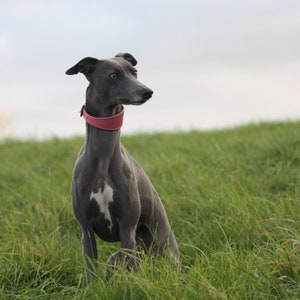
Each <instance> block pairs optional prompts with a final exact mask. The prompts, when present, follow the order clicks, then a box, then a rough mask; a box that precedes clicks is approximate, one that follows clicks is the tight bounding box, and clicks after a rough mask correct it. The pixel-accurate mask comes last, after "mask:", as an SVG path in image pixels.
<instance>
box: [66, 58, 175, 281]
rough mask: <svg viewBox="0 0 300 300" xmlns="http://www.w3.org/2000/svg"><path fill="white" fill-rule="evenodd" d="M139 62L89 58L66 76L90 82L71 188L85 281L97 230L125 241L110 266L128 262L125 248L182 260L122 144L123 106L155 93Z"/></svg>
mask: <svg viewBox="0 0 300 300" xmlns="http://www.w3.org/2000/svg"><path fill="white" fill-rule="evenodd" d="M136 64H137V61H136V59H135V58H134V57H133V56H132V55H131V54H128V53H120V54H117V55H116V56H115V57H114V58H111V59H103V60H98V59H96V58H92V57H87V58H84V59H82V60H81V61H79V62H78V63H77V64H76V65H75V66H73V67H72V68H70V69H69V70H67V71H66V74H68V75H73V74H77V73H79V72H80V73H83V74H84V75H85V76H86V78H87V80H88V81H89V86H88V88H87V91H86V103H85V106H84V107H83V109H82V114H83V116H84V117H85V119H86V123H87V124H86V139H85V143H84V145H83V147H82V149H81V151H80V153H79V155H78V158H77V161H76V164H75V167H74V171H73V180H72V188H71V195H72V202H73V211H74V215H75V217H76V219H77V221H78V222H79V224H80V226H81V229H82V247H83V256H84V261H85V270H86V280H87V283H89V282H90V279H91V274H93V272H94V267H95V265H96V261H97V247H96V241H95V237H94V233H96V234H97V235H98V236H99V237H100V238H101V239H103V240H104V241H108V242H116V241H120V242H121V248H122V249H123V251H117V252H116V253H114V254H113V255H111V256H110V258H109V259H108V263H109V264H112V265H115V264H116V262H117V261H119V260H121V261H126V262H128V261H129V256H130V255H126V254H124V253H126V249H127V250H129V249H130V250H135V249H141V248H142V249H144V250H148V249H149V248H151V249H155V250H154V251H155V253H157V252H158V253H165V252H166V251H167V250H168V251H167V252H168V253H169V254H170V255H171V257H173V258H174V259H175V261H176V262H178V260H179V251H178V246H177V243H176V240H175V237H174V234H173V232H172V230H171V227H170V224H169V221H168V218H167V214H166V212H165V209H164V207H163V204H162V202H161V200H160V198H159V196H158V194H157V192H156V190H155V188H154V187H153V185H152V183H151V181H150V179H149V178H148V176H147V175H146V173H145V172H144V170H143V169H142V167H141V166H140V165H139V164H138V163H137V162H136V161H135V160H134V159H133V158H132V157H131V156H130V155H129V153H128V152H127V151H126V149H125V148H124V147H123V146H122V144H121V143H120V130H119V128H120V126H121V124H122V120H120V118H121V119H122V116H123V112H124V108H123V104H133V105H139V104H142V103H144V102H146V101H147V100H149V99H150V98H151V96H152V94H153V92H152V91H151V90H150V89H149V88H148V87H146V86H145V85H143V84H142V83H140V82H139V81H138V80H137V71H136V69H135V68H134V66H135V65H136ZM114 118H115V120H114ZM97 122H98V123H97ZM102 125H103V126H102ZM124 250H125V252H124Z"/></svg>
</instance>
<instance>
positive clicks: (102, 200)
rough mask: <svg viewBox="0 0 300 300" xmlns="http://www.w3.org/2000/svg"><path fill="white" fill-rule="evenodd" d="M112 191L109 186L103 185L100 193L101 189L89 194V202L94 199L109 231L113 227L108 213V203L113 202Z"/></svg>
mask: <svg viewBox="0 0 300 300" xmlns="http://www.w3.org/2000/svg"><path fill="white" fill-rule="evenodd" d="M113 193H114V191H113V189H112V188H111V187H110V186H109V185H106V184H105V185H104V188H103V191H101V187H100V188H99V190H98V192H96V193H94V192H91V195H90V200H92V199H95V200H96V202H97V203H98V206H99V208H100V212H102V213H103V214H104V218H105V220H106V221H108V222H109V225H108V228H109V230H110V231H111V230H112V227H113V223H112V219H111V215H110V211H109V203H112V202H113V201H114V199H113Z"/></svg>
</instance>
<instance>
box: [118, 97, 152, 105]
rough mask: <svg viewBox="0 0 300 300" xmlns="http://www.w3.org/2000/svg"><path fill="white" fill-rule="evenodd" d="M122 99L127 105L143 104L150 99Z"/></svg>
mask: <svg viewBox="0 0 300 300" xmlns="http://www.w3.org/2000/svg"><path fill="white" fill-rule="evenodd" d="M120 100H121V103H122V104H125V105H127V104H131V105H141V104H144V103H145V102H146V101H147V100H148V99H147V100H146V99H141V100H139V101H132V100H129V99H125V98H123V99H120Z"/></svg>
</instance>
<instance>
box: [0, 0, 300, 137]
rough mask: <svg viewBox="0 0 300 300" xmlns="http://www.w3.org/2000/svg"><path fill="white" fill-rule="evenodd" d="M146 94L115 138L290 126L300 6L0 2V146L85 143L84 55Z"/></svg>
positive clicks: (274, 2)
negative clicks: (118, 68) (115, 65)
mask: <svg viewBox="0 0 300 300" xmlns="http://www.w3.org/2000/svg"><path fill="white" fill-rule="evenodd" d="M119 52H128V53H131V54H132V55H133V56H134V57H135V58H136V59H137V61H138V65H137V69H138V72H139V73H138V76H139V80H140V81H141V82H142V83H144V84H145V85H147V86H148V87H149V88H151V89H152V90H153V91H154V94H153V97H152V98H151V99H150V100H149V101H148V102H147V103H145V104H144V105H142V106H138V107H135V106H127V107H126V109H125V117H124V125H123V128H122V133H123V134H134V133H137V132H156V131H172V130H174V131H175V130H190V129H199V130H207V129H215V128H226V127H231V126H236V125H240V124H247V123H249V122H260V121H278V120H279V121H282V120H283V121H284V120H298V119H300V1H299V0H284V1H282V0H281V1H278V0H251V1H248V0H243V1H241V0H223V1H222V0H205V1H204V0H202V1H201V0H186V1H177V0H172V1H170V0H151V1H138V0H127V1H121V0H115V1H103V0H86V1H79V0H51V1H50V0H9V1H5V0H0V70H1V71H0V138H3V137H4V136H12V137H16V138H22V139H27V138H37V139H44V138H50V137H52V136H57V137H62V138H64V137H71V136H74V135H84V134H85V124H84V121H83V119H82V118H80V117H79V111H80V108H81V106H82V105H83V103H84V101H85V89H86V87H87V85H88V84H87V81H86V79H85V78H84V76H82V75H81V74H78V75H76V76H67V75H65V71H66V70H67V69H68V68H69V67H71V66H73V65H74V64H75V63H77V62H78V61H79V60H81V59H82V58H84V57H86V56H93V57H96V58H110V57H113V56H114V55H115V54H117V53H119Z"/></svg>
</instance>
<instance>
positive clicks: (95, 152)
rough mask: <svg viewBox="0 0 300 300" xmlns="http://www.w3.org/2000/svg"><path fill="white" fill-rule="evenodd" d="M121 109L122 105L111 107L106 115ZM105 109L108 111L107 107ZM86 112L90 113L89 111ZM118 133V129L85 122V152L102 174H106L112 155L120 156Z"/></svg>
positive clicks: (119, 131) (119, 132)
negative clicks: (107, 128) (108, 128)
mask: <svg viewBox="0 0 300 300" xmlns="http://www.w3.org/2000/svg"><path fill="white" fill-rule="evenodd" d="M87 103H88V101H87ZM87 110H88V108H87ZM103 110H105V109H103ZM121 110H122V106H117V107H114V108H111V113H110V114H109V115H107V113H106V116H112V115H114V114H116V113H119V112H120V111H121ZM105 111H107V112H108V109H106V110H105ZM88 113H89V114H90V112H89V111H88ZM94 113H95V114H97V115H98V116H99V114H100V115H103V113H101V112H98V113H97V112H95V111H94ZM120 134H121V130H120V129H118V130H103V129H99V128H96V127H94V126H92V125H90V124H89V123H86V138H85V152H86V154H87V155H88V157H89V158H90V160H91V163H92V164H98V165H99V172H101V174H102V175H103V176H105V174H108V169H109V167H110V165H111V162H112V161H113V157H120V156H121V144H120Z"/></svg>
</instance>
